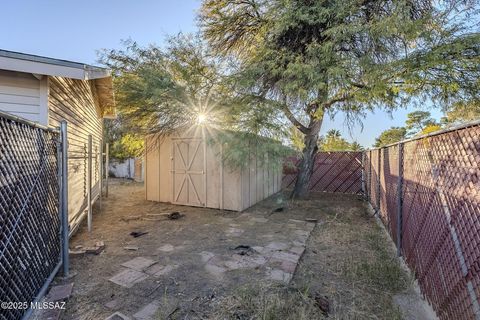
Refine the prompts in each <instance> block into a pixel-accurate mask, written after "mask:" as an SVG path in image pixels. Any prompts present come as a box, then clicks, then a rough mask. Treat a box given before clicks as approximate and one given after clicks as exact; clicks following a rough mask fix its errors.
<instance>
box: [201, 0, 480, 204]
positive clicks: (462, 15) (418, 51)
mask: <svg viewBox="0 0 480 320" xmlns="http://www.w3.org/2000/svg"><path fill="white" fill-rule="evenodd" d="M440 2H441V3H439V2H433V1H428V0H400V1H395V0H386V1H382V0H380V1H371V0H204V2H203V4H202V8H201V11H200V22H201V26H202V32H203V34H204V37H205V39H206V40H207V41H208V43H209V44H210V45H211V48H212V49H213V50H214V51H215V52H216V53H219V54H222V55H224V56H228V57H231V58H232V59H233V60H234V61H236V65H235V69H234V70H233V71H232V76H233V77H234V78H235V83H236V92H235V94H236V95H237V97H239V98H241V99H243V104H242V105H243V106H244V110H245V112H248V113H250V114H252V110H255V109H256V110H257V114H260V115H261V116H262V117H265V112H263V113H262V110H268V111H266V112H267V113H268V115H269V116H272V117H276V116H278V114H281V115H282V116H284V117H285V119H288V121H290V122H291V124H293V125H294V126H295V127H296V128H297V129H298V130H299V131H300V132H301V133H302V134H303V142H304V143H303V144H304V148H303V151H302V156H303V159H302V161H301V164H300V166H299V173H298V179H297V182H296V185H295V188H294V191H293V194H292V196H293V197H303V196H305V195H306V194H307V192H308V183H309V180H310V178H311V175H312V170H313V163H314V156H315V153H316V152H317V148H318V147H317V139H318V136H319V132H320V129H321V127H322V121H323V119H324V117H325V116H326V115H330V116H333V115H334V114H335V113H336V112H338V111H343V112H345V113H346V114H347V115H349V116H353V117H355V116H359V115H362V114H364V113H365V112H366V111H368V110H372V109H373V108H375V107H379V106H380V107H383V108H388V109H394V108H397V107H399V106H404V105H405V104H406V103H407V102H412V101H423V100H425V99H428V98H437V99H443V100H445V101H446V100H456V99H457V100H462V99H466V98H467V97H468V96H472V95H477V94H478V79H479V78H478V75H479V72H480V71H479V68H478V62H479V60H478V57H479V55H478V53H479V43H480V41H479V39H480V38H479V36H478V33H476V30H477V29H478V25H475V24H474V23H471V22H470V23H465V21H468V19H467V18H468V15H469V14H473V15H475V11H474V9H475V5H476V3H475V2H469V1H462V2H461V3H456V2H454V1H445V2H442V1H440ZM470 18H471V16H470ZM469 21H472V20H471V19H470V20H469ZM473 21H475V20H473ZM467 29H468V30H467ZM472 31H473V32H472ZM475 87H476V88H475Z"/></svg>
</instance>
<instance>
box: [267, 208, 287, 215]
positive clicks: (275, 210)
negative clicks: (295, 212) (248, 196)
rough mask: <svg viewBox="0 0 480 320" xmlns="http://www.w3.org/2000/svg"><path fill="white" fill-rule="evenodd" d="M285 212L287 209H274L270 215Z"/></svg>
mask: <svg viewBox="0 0 480 320" xmlns="http://www.w3.org/2000/svg"><path fill="white" fill-rule="evenodd" d="M283 210H285V208H283V207H278V208H276V209H273V210H272V211H271V212H270V215H272V214H274V213H277V212H283Z"/></svg>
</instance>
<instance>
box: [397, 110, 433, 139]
mask: <svg viewBox="0 0 480 320" xmlns="http://www.w3.org/2000/svg"><path fill="white" fill-rule="evenodd" d="M434 125H437V122H436V121H435V120H434V119H433V118H432V115H431V114H430V112H428V111H414V112H411V113H409V114H408V115H407V120H406V121H405V128H406V129H407V134H408V135H409V136H414V135H416V134H418V133H421V132H422V130H423V129H425V128H426V127H429V126H434Z"/></svg>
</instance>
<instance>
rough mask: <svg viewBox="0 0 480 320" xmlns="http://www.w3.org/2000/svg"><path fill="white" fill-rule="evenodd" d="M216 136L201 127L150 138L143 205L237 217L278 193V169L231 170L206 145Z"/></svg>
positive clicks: (253, 165)
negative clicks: (175, 206) (176, 206)
mask: <svg viewBox="0 0 480 320" xmlns="http://www.w3.org/2000/svg"><path fill="white" fill-rule="evenodd" d="M215 134H216V133H214V132H212V130H207V129H206V128H204V127H200V126H199V127H193V128H190V129H189V130H184V131H180V130H179V131H177V133H176V134H172V135H170V136H167V137H158V136H156V135H151V136H148V137H147V138H146V143H145V150H146V151H145V194H146V199H147V200H152V201H160V202H170V203H174V204H180V205H188V206H198V207H208V208H215V209H225V210H233V211H243V210H245V209H247V208H249V207H251V206H253V205H254V204H256V203H257V202H259V201H261V200H263V199H265V198H267V197H269V196H271V195H272V194H274V193H276V192H278V191H280V187H281V179H282V172H281V168H280V167H279V166H274V165H273V163H270V164H269V163H268V161H259V159H258V157H257V156H256V155H255V149H253V148H252V150H251V154H252V157H251V160H250V163H248V164H246V165H245V166H244V167H243V168H241V169H240V168H239V169H234V168H232V167H229V166H228V165H226V164H225V163H224V162H223V161H222V148H221V147H220V146H219V145H218V144H214V143H211V142H210V141H211V140H212V138H213V137H214V136H215Z"/></svg>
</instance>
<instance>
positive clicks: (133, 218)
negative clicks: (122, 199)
mask: <svg viewBox="0 0 480 320" xmlns="http://www.w3.org/2000/svg"><path fill="white" fill-rule="evenodd" d="M141 218H142V216H131V217H123V218H120V220H121V221H125V222H129V221H132V220H139V219H141Z"/></svg>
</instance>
